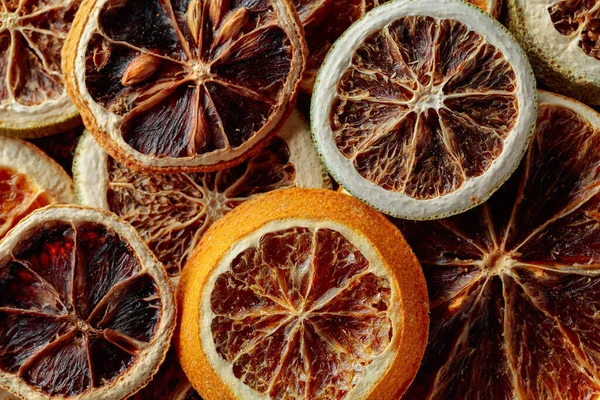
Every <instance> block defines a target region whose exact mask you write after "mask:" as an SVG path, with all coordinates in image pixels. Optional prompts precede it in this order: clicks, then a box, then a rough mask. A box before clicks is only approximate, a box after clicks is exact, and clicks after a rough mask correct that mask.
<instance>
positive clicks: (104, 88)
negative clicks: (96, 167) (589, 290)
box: [63, 0, 306, 172]
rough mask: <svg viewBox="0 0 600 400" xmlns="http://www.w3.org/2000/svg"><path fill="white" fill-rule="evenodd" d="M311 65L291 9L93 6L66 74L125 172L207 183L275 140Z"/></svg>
mask: <svg viewBox="0 0 600 400" xmlns="http://www.w3.org/2000/svg"><path fill="white" fill-rule="evenodd" d="M141 10H143V12H142V11H141ZM147 27H152V28H153V29H152V30H151V31H149V30H147ZM305 53H306V49H305V42H304V40H303V37H302V35H301V27H300V25H299V21H298V20H297V15H296V14H295V13H294V12H293V10H292V6H291V5H290V4H289V3H288V2H287V1H285V0H234V1H221V0H206V1H201V0H150V1H147V0H126V1H117V0H86V1H85V2H84V4H83V6H82V11H81V12H80V13H78V16H77V18H76V21H75V23H74V29H73V30H71V33H70V35H69V38H68V40H67V45H66V46H65V51H64V52H63V55H64V57H63V68H64V70H65V71H67V72H68V79H67V89H68V90H69V93H70V95H71V97H73V99H74V101H75V102H76V104H77V105H78V107H79V108H80V110H81V112H82V115H83V118H84V120H85V121H86V125H87V126H88V128H90V130H91V131H92V133H93V134H94V136H95V137H96V139H97V140H98V142H99V143H100V144H101V145H102V146H103V147H105V148H106V150H107V151H108V152H109V153H110V154H111V155H112V156H113V157H114V158H115V159H117V160H119V162H121V163H123V164H125V165H127V166H129V167H135V168H137V169H146V170H154V171H157V170H161V171H163V172H174V171H181V170H187V171H208V170H216V169H222V168H224V167H227V166H230V165H234V164H237V163H239V162H241V161H242V160H243V159H244V158H247V157H249V156H250V155H251V154H253V153H255V152H256V151H258V149H259V147H260V146H261V145H262V144H264V142H265V140H266V139H268V138H269V137H270V136H272V135H273V134H274V133H275V132H276V131H277V129H278V128H279V127H280V126H281V124H282V123H283V121H285V118H286V117H287V116H288V115H289V112H290V111H291V110H292V107H293V105H294V100H295V96H296V92H297V86H298V83H299V80H300V76H301V73H302V70H303V67H304V62H305V57H306V54H305Z"/></svg>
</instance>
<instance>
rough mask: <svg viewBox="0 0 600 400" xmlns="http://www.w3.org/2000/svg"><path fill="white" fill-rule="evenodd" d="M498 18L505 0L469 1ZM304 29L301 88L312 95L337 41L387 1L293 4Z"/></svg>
mask: <svg viewBox="0 0 600 400" xmlns="http://www.w3.org/2000/svg"><path fill="white" fill-rule="evenodd" d="M467 1H469V2H470V3H473V4H475V5H476V6H477V7H479V8H481V9H483V10H485V11H487V12H489V13H490V14H492V16H494V18H498V17H499V16H500V12H501V11H502V0H467ZM293 2H294V5H295V6H296V9H297V10H298V14H299V15H300V20H301V21H302V24H303V25H304V32H305V35H306V42H307V44H308V51H309V55H308V62H307V65H306V71H305V72H304V76H303V77H302V84H301V88H302V90H303V91H304V92H306V93H312V90H313V85H314V83H315V79H316V77H317V71H318V70H319V68H320V67H321V64H322V63H323V60H324V59H325V55H327V52H328V51H329V49H331V46H332V45H333V43H335V41H336V40H337V39H338V38H339V37H340V36H341V35H342V33H344V31H345V30H346V29H348V27H349V26H350V25H352V23H353V22H355V21H357V20H359V19H360V18H362V17H363V16H364V15H365V13H366V12H367V11H370V10H371V9H372V8H373V7H375V6H378V5H380V4H383V3H385V2H387V0H293Z"/></svg>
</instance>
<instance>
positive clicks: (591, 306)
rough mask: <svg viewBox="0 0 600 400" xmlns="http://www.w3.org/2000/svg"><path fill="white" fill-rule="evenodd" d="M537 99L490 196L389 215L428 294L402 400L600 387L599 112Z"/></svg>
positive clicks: (564, 393)
mask: <svg viewBox="0 0 600 400" xmlns="http://www.w3.org/2000/svg"><path fill="white" fill-rule="evenodd" d="M539 108H540V111H539V116H538V121H537V129H536V133H535V136H534V139H533V141H532V143H531V145H530V147H529V150H528V152H527V156H526V158H525V159H524V160H523V162H522V165H521V167H520V169H519V170H518V172H517V173H516V174H515V175H514V176H513V177H512V178H511V180H510V181H509V182H508V183H507V184H506V185H504V186H503V187H502V188H501V189H500V190H499V191H498V192H497V193H496V194H495V195H494V196H492V197H491V199H490V200H488V201H487V202H486V203H484V204H483V205H481V206H480V207H478V208H475V209H473V210H471V211H468V212H467V213H465V214H462V215H458V216H455V217H451V218H448V219H443V220H439V221H432V222H409V221H400V220H397V225H398V226H399V227H400V228H401V229H402V231H403V233H404V234H405V235H406V237H407V240H408V242H409V244H411V246H412V248H413V249H414V251H415V253H416V254H417V257H418V258H419V260H420V262H421V264H422V265H423V268H424V273H425V277H426V279H427V282H428V288H429V294H430V301H431V303H430V306H431V327H430V339H429V344H428V348H427V350H426V353H425V357H424V359H423V362H422V365H421V369H420V371H419V373H418V375H417V378H416V379H415V382H414V384H413V385H412V387H411V388H410V389H409V391H408V392H407V396H409V397H410V398H414V399H421V398H428V399H504V398H515V399H540V398H544V399H545V398H568V399H585V398H593V397H596V396H598V395H600V385H599V384H598V382H599V381H600V380H599V378H600V372H599V371H600V370H599V368H598V366H599V365H600V364H599V361H600V359H599V358H598V357H597V352H598V349H599V348H600V344H599V343H598V337H597V335H595V334H594V333H593V332H594V330H593V328H592V327H593V326H594V324H597V321H596V320H597V317H596V313H595V311H594V310H595V309H596V308H597V307H598V305H597V304H596V303H597V300H596V298H597V292H598V284H599V282H600V278H599V275H598V265H600V264H599V263H598V261H600V257H599V255H598V252H597V248H598V240H597V239H596V238H597V236H598V234H597V233H598V232H597V230H598V220H597V212H598V211H597V209H598V205H599V204H600V203H599V202H598V182H597V181H598V179H599V178H600V177H598V176H597V171H596V170H597V168H596V166H597V163H598V155H597V149H598V146H597V141H598V137H599V135H600V129H599V128H600V116H598V115H597V114H596V113H595V112H594V111H593V110H591V109H589V108H587V107H585V106H584V105H582V104H579V103H577V102H575V101H573V100H570V99H567V98H564V97H560V96H558V95H554V94H550V93H546V92H543V93H541V94H540V107H539ZM474 348H476V349H478V350H477V351H476V352H474V351H472V349H474ZM490 359H493V360H495V362H494V363H490V362H489V360H490Z"/></svg>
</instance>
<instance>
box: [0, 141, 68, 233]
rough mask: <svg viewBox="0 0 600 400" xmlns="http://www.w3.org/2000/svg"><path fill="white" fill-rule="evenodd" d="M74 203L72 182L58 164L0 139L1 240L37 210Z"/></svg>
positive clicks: (25, 145)
mask: <svg viewBox="0 0 600 400" xmlns="http://www.w3.org/2000/svg"><path fill="white" fill-rule="evenodd" d="M73 202H75V193H74V190H73V181H72V180H71V178H70V177H69V175H67V173H66V172H65V171H64V170H63V169H62V168H61V167H60V166H59V165H58V164H56V163H55V162H54V161H52V160H51V159H50V158H49V157H48V156H47V155H45V154H44V153H43V152H42V151H41V150H39V149H38V148H37V147H35V146H33V145H31V144H29V143H27V142H24V141H22V140H20V139H13V138H7V137H0V238H2V237H4V235H6V233H7V232H8V231H9V230H10V229H11V228H12V227H13V226H15V225H16V224H17V222H19V220H21V219H22V218H23V217H25V216H26V215H28V214H30V213H31V212H32V211H34V210H35V209H37V208H40V207H44V206H46V205H48V204H54V203H73Z"/></svg>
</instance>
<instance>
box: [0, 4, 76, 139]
mask: <svg viewBox="0 0 600 400" xmlns="http://www.w3.org/2000/svg"><path fill="white" fill-rule="evenodd" d="M79 3H80V1H79V0H53V1H47V0H2V1H0V134H4V135H10V136H18V137H39V136H45V135H50V134H53V133H57V132H60V131H63V130H66V129H70V128H72V127H74V126H76V125H78V124H80V123H81V120H80V119H79V113H78V111H77V109H76V108H75V106H74V105H73V103H71V100H69V96H68V95H67V92H66V90H65V88H64V86H63V76H62V72H61V66H60V52H61V49H62V47H63V42H64V40H65V38H66V36H67V32H68V31H69V29H70V27H71V22H72V20H73V17H74V15H75V12H76V11H77V8H78V7H79Z"/></svg>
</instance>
